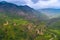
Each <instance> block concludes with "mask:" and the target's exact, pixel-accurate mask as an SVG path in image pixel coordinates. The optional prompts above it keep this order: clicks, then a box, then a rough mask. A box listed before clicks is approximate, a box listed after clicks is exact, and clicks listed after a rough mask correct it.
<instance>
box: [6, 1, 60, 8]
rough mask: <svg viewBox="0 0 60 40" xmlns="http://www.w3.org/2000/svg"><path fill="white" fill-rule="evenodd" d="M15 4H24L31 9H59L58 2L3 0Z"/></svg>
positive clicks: (59, 4)
mask: <svg viewBox="0 0 60 40" xmlns="http://www.w3.org/2000/svg"><path fill="white" fill-rule="evenodd" d="M5 1H8V2H12V3H15V4H18V5H20V4H26V5H28V6H30V7H32V8H35V9H40V8H60V1H59V0H5Z"/></svg>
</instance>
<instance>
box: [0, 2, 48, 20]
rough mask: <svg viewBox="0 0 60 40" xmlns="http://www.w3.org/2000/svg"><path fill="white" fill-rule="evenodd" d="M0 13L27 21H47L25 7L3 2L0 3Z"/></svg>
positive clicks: (43, 15)
mask: <svg viewBox="0 0 60 40" xmlns="http://www.w3.org/2000/svg"><path fill="white" fill-rule="evenodd" d="M0 13H6V14H8V15H9V16H19V17H21V18H23V19H27V20H47V19H48V17H47V16H46V15H45V14H42V13H41V12H38V11H37V10H35V9H33V8H30V7H29V6H27V5H24V6H18V5H16V4H12V3H8V2H5V1H2V2H0Z"/></svg>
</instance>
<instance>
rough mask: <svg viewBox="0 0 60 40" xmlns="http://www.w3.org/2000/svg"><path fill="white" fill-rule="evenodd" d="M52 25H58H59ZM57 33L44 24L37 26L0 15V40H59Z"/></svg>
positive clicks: (16, 18) (59, 35) (19, 19)
mask: <svg viewBox="0 0 60 40" xmlns="http://www.w3.org/2000/svg"><path fill="white" fill-rule="evenodd" d="M52 25H53V26H55V25H59V23H58V24H57V23H55V24H52ZM52 25H49V27H50V26H51V27H52ZM59 31H60V30H57V29H56V30H54V29H53V27H52V29H50V28H49V29H48V28H47V27H46V23H45V22H40V23H39V24H38V25H37V24H36V23H33V22H31V21H28V20H25V19H23V18H21V17H20V18H19V17H17V16H16V17H15V16H13V17H12V16H9V14H7V15H6V14H5V13H0V40H51V39H52V38H53V40H59V37H60V32H59ZM55 36H56V37H55Z"/></svg>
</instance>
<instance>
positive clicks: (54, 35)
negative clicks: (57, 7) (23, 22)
mask: <svg viewBox="0 0 60 40" xmlns="http://www.w3.org/2000/svg"><path fill="white" fill-rule="evenodd" d="M50 34H51V35H53V37H52V38H50V39H49V40H54V39H55V38H57V35H56V34H54V33H50Z"/></svg>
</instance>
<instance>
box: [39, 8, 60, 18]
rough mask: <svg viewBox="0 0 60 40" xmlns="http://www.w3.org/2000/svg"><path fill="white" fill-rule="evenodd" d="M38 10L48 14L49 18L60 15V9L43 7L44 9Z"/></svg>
mask: <svg viewBox="0 0 60 40" xmlns="http://www.w3.org/2000/svg"><path fill="white" fill-rule="evenodd" d="M39 11H40V12H41V13H44V14H46V15H48V16H49V17H50V18H56V17H60V9H54V8H45V9H39Z"/></svg>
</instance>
